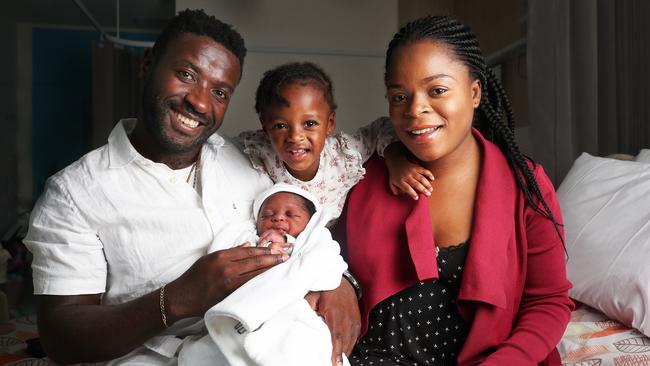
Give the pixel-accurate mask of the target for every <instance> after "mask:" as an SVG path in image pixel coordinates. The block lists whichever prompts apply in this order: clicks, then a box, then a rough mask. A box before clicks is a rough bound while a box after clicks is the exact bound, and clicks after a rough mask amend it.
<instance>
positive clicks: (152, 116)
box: [142, 82, 210, 153]
mask: <svg viewBox="0 0 650 366" xmlns="http://www.w3.org/2000/svg"><path fill="white" fill-rule="evenodd" d="M151 84H152V83H151V82H150V83H148V85H149V87H145V89H144V92H143V94H142V109H143V110H142V111H143V115H142V119H143V122H144V124H145V127H146V129H147V131H149V134H150V135H151V136H152V137H153V138H154V139H155V140H156V142H157V143H158V145H159V146H160V147H162V148H163V150H164V151H165V152H167V153H186V152H189V151H192V150H194V149H196V148H197V147H200V146H202V145H203V143H204V142H205V141H206V140H207V139H208V138H209V137H210V134H209V133H208V131H207V129H204V131H203V134H202V135H200V136H198V137H196V139H195V140H194V141H192V142H191V143H189V144H188V143H187V142H182V141H178V140H176V139H174V138H172V137H171V136H170V135H169V134H168V133H167V131H165V127H164V126H163V120H164V119H165V118H170V115H171V114H172V113H175V112H174V111H173V110H172V109H171V108H170V106H169V104H168V103H166V102H165V101H164V100H163V98H162V97H160V96H159V95H154V93H153V90H152V89H153V88H152V87H151ZM181 103H182V102H181ZM179 109H183V107H181V108H179Z"/></svg>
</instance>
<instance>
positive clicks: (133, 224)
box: [25, 10, 359, 364]
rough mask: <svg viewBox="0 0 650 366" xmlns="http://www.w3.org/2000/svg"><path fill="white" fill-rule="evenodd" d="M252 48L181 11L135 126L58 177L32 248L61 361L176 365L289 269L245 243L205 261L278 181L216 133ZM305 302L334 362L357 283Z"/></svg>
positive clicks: (349, 334)
mask: <svg viewBox="0 0 650 366" xmlns="http://www.w3.org/2000/svg"><path fill="white" fill-rule="evenodd" d="M245 53H246V49H245V47H244V43H243V39H242V38H241V36H240V35H239V34H238V33H237V32H236V31H234V30H233V29H232V28H231V27H230V26H228V25H226V24H223V23H221V22H219V21H218V20H216V19H215V18H214V17H210V16H207V15H206V14H205V13H203V11H190V10H186V11H184V12H181V13H180V14H179V15H178V16H176V17H175V18H174V19H173V20H172V22H171V23H170V24H169V25H168V26H167V27H166V28H165V29H164V30H163V33H162V34H161V35H160V37H159V38H158V40H157V42H156V45H155V46H154V48H153V50H152V51H151V52H150V53H146V54H145V56H144V59H143V62H142V70H141V73H142V77H143V78H144V90H143V99H142V112H141V114H140V117H139V119H138V120H133V119H132V120H122V121H120V122H119V123H118V124H117V125H116V127H115V128H114V130H113V132H112V133H111V135H110V137H109V141H108V144H107V145H105V146H103V147H101V148H99V149H97V150H95V151H92V152H90V153H89V154H87V155H86V156H84V157H82V158H81V159H80V160H79V161H77V162H75V163H73V164H72V165H70V166H68V167H67V168H65V169H64V170H62V171H61V172H59V173H57V174H55V175H54V176H53V177H52V178H50V180H49V181H48V184H47V188H46V191H45V192H44V194H43V196H42V197H41V198H40V200H39V202H38V203H37V205H36V207H35V209H34V211H33V213H32V217H31V220H30V229H29V233H28V235H27V238H26V239H25V244H26V245H27V246H28V248H29V249H30V250H31V251H32V252H33V253H34V262H33V266H32V268H33V272H34V288H35V293H36V294H37V297H38V326H39V332H40V335H41V341H42V344H43V346H44V348H45V350H46V352H47V354H48V356H49V357H50V358H52V359H53V360H54V361H56V362H59V363H76V362H95V361H107V360H113V363H119V362H128V363H129V364H138V363H139V364H166V363H169V362H170V361H171V362H172V363H173V358H174V355H175V353H176V352H177V350H178V349H179V347H181V344H182V342H183V339H184V338H185V337H186V336H190V335H194V334H197V333H199V332H200V328H201V325H202V322H201V318H200V317H201V316H202V315H203V314H204V313H205V311H206V310H208V309H209V308H210V307H212V306H213V305H214V304H216V303H218V302H219V301H221V300H222V299H223V298H224V297H226V296H227V295H228V294H230V293H231V292H232V291H234V290H235V289H237V288H238V287H239V286H241V285H242V284H243V283H245V282H246V281H248V280H249V279H250V278H252V277H254V276H255V275H257V274H259V273H261V272H263V271H264V270H266V269H268V268H270V267H272V266H274V265H276V264H278V263H281V262H283V261H284V260H286V254H282V253H278V252H272V251H270V250H269V249H268V248H254V247H248V246H243V245H242V246H240V247H237V248H232V249H228V250H222V251H218V252H215V253H212V254H209V255H205V253H206V250H207V247H208V246H209V245H210V243H211V241H212V239H213V236H214V233H216V232H217V231H218V230H219V229H220V227H221V226H222V225H224V224H225V223H226V222H227V221H229V220H230V219H242V218H248V217H250V215H251V204H252V201H253V198H254V197H255V196H256V195H257V194H258V193H259V192H260V191H261V190H263V189H265V188H266V187H268V186H269V185H270V181H269V180H268V178H267V177H265V176H263V175H260V174H259V173H258V172H256V171H255V170H254V169H252V168H251V166H250V163H249V162H248V160H247V159H246V158H245V157H243V155H242V154H241V153H240V152H239V151H238V150H237V149H236V148H235V147H234V146H233V145H232V144H231V143H230V142H228V141H226V140H224V139H223V138H221V137H220V136H219V135H217V134H215V131H217V129H218V128H219V126H220V125H221V122H222V119H223V116H224V113H225V112H226V108H227V106H228V102H229V100H230V97H231V96H232V94H233V92H234V90H235V87H236V86H237V84H238V83H239V80H240V77H241V73H242V66H243V59H244V56H245ZM309 300H310V303H312V304H313V306H314V307H315V308H316V310H317V311H318V312H319V313H320V314H321V315H322V316H323V317H324V318H325V319H326V321H327V322H328V324H329V325H330V330H331V331H332V335H333V336H332V340H333V346H334V355H333V361H335V360H336V356H337V355H338V354H340V353H341V352H346V353H349V351H351V348H352V345H353V343H354V340H355V339H356V336H357V334H358V327H359V314H358V307H357V304H356V299H355V296H354V290H353V289H352V287H351V286H350V285H349V284H348V283H347V282H346V281H342V283H341V286H340V287H339V288H338V289H337V290H334V291H331V292H328V293H322V294H310V295H309ZM166 328H168V329H166Z"/></svg>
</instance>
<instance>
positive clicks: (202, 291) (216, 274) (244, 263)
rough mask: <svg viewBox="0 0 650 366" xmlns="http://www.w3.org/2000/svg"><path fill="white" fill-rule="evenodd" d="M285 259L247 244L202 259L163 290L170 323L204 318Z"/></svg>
mask: <svg viewBox="0 0 650 366" xmlns="http://www.w3.org/2000/svg"><path fill="white" fill-rule="evenodd" d="M288 258H289V256H288V255H287V254H286V253H282V252H280V251H278V250H276V249H271V248H263V247H253V246H251V244H250V243H244V244H242V245H240V246H238V247H235V248H230V249H224V250H219V251H216V252H214V253H210V254H208V255H206V256H203V257H202V258H200V259H199V260H197V261H196V262H195V263H194V264H193V265H192V267H190V268H189V269H188V270H187V271H186V272H185V273H184V274H183V275H181V277H179V278H178V279H176V280H175V281H173V282H170V283H169V284H168V285H167V286H166V288H165V297H166V299H167V300H166V304H168V305H167V308H168V314H167V317H168V319H169V321H170V324H171V323H173V322H174V321H176V320H178V319H182V318H187V317H192V316H203V314H204V313H205V312H206V311H207V310H208V309H210V308H211V307H212V306H214V305H215V304H217V303H218V302H220V301H221V300H223V299H224V298H225V297H226V296H228V295H229V294H230V293H232V292H233V291H235V290H236V289H238V288H239V287H240V286H241V285H243V284H244V283H246V282H247V281H248V280H250V279H251V278H253V277H255V276H257V275H258V274H260V273H262V272H264V271H266V270H267V269H269V268H271V267H273V266H275V265H277V264H279V263H282V262H284V261H286V260H287V259H288Z"/></svg>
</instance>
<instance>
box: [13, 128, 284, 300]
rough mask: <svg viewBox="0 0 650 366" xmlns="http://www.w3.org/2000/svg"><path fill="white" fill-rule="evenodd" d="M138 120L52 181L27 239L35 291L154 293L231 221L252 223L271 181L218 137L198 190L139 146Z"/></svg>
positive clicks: (210, 144)
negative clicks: (134, 136)
mask: <svg viewBox="0 0 650 366" xmlns="http://www.w3.org/2000/svg"><path fill="white" fill-rule="evenodd" d="M136 122H137V121H136V120H134V119H130V120H122V121H120V122H119V123H118V124H117V125H116V127H115V128H114V129H113V131H112V132H111V135H110V137H109V139H108V144H107V145H105V146H103V147H101V148H99V149H96V150H94V151H92V152H90V153H88V154H87V155H85V156H84V157H82V158H81V159H79V160H78V161H76V162H75V163H73V164H71V165H70V166H68V167H67V168H65V169H63V170H62V171H60V172H58V173H57V174H55V175H54V176H52V177H51V178H50V179H49V180H48V182H47V185H46V190H45V192H44V193H43V195H42V196H41V198H40V199H39V201H38V202H37V204H36V206H35V208H34V210H33V212H32V216H31V219H30V228H29V232H28V234H27V237H26V238H25V244H26V245H27V247H28V248H29V250H30V251H32V253H33V254H34V260H33V264H32V269H33V277H34V292H35V293H36V294H46V295H79V294H99V293H103V294H104V295H103V297H102V302H103V303H104V304H117V303H123V302H126V301H129V300H131V299H134V298H137V297H140V296H143V295H145V294H147V293H149V292H151V291H154V290H156V289H158V288H159V287H161V286H162V285H164V284H166V283H168V282H170V281H173V280H175V279H176V278H178V277H179V276H180V275H181V274H182V273H183V272H185V271H186V270H187V269H188V268H189V267H190V266H191V265H192V264H193V263H194V262H195V261H196V260H197V259H199V258H200V257H201V256H203V255H205V254H206V252H207V248H208V246H209V245H210V244H211V242H212V240H213V238H214V235H215V233H217V232H218V231H219V229H220V228H221V227H222V226H223V225H224V224H225V223H226V222H228V221H230V220H237V221H238V220H244V219H250V218H251V217H252V202H253V200H254V198H255V197H256V196H257V194H259V193H260V192H261V191H263V190H264V189H266V188H268V187H269V186H270V185H271V181H270V179H269V178H268V177H267V176H265V175H263V174H261V173H259V172H258V171H256V170H255V169H253V168H252V167H251V164H250V162H249V160H248V159H247V157H246V156H244V155H243V154H242V153H241V152H240V151H239V149H238V148H237V147H236V146H234V145H233V144H232V143H231V142H229V141H227V140H225V139H223V138H222V137H221V136H219V135H217V134H214V135H213V136H211V137H210V138H209V139H208V141H207V142H206V143H205V144H204V146H203V148H202V150H201V160H200V178H199V180H200V185H199V187H200V190H201V194H200V195H199V194H198V193H197V191H196V190H195V189H194V188H193V187H192V183H193V181H192V180H190V182H189V183H188V182H186V181H185V179H179V177H178V176H177V175H178V172H175V171H174V170H172V169H170V168H169V167H168V166H166V165H164V164H160V163H155V162H153V161H151V160H149V159H146V158H144V157H143V156H142V155H140V154H139V153H138V152H137V151H136V150H135V148H133V146H132V145H131V143H130V141H129V138H128V133H130V132H131V131H132V130H133V128H134V127H135V124H136ZM156 310H157V309H152V311H156Z"/></svg>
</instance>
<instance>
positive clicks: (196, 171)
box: [185, 153, 201, 189]
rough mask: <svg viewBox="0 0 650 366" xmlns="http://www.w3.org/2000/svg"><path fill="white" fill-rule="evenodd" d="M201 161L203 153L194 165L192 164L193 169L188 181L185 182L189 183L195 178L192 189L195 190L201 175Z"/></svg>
mask: <svg viewBox="0 0 650 366" xmlns="http://www.w3.org/2000/svg"><path fill="white" fill-rule="evenodd" d="M200 161H201V153H199V155H198V156H197V158H196V160H195V161H194V164H192V168H190V174H188V175H187V179H186V180H185V182H187V183H189V182H190V178H192V177H194V178H193V180H192V188H194V189H196V181H197V177H198V176H199V173H200V171H201V165H200Z"/></svg>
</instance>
